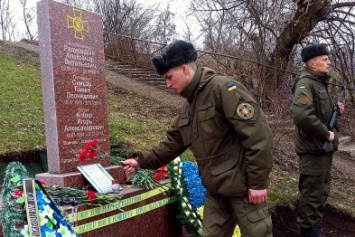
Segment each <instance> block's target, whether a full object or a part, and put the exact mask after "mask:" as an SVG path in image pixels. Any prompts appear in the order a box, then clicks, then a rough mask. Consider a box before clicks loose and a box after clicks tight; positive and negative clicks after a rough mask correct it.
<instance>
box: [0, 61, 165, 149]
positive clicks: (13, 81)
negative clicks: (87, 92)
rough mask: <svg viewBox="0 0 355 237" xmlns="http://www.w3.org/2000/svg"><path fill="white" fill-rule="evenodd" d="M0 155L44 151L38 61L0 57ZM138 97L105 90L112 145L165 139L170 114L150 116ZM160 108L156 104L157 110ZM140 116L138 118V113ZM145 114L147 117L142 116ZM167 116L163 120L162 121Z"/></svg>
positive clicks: (136, 145)
mask: <svg viewBox="0 0 355 237" xmlns="http://www.w3.org/2000/svg"><path fill="white" fill-rule="evenodd" d="M0 68H1V70H0V78H1V83H0V91H1V93H0V137H1V143H0V154H5V153H10V152H20V151H28V150H34V149H45V133H44V115H43V103H42V91H41V78H40V69H39V64H38V62H37V61H35V60H34V61H24V60H21V59H20V58H17V57H14V56H10V55H6V54H0ZM149 102H151V101H150V100H149V99H148V98H144V97H142V96H140V95H139V94H135V93H133V92H129V91H120V92H119V93H117V92H114V91H113V90H111V89H109V90H108V103H109V121H110V124H109V130H110V140H111V143H112V144H113V145H117V144H121V145H122V144H129V145H130V146H133V148H134V149H145V148H148V147H150V146H151V145H153V144H155V143H156V142H158V141H159V140H161V139H162V138H163V137H164V131H165V129H166V127H167V126H168V125H167V124H168V123H169V117H171V114H169V113H166V115H163V116H160V119H157V118H156V117H154V116H149V115H148V113H149V112H148V111H144V110H146V109H147V108H146V106H144V105H147V103H149ZM159 106H162V105H159V103H157V107H159ZM137 110H138V112H139V114H137V112H135V111H137ZM142 113H146V116H142ZM164 116H166V117H164Z"/></svg>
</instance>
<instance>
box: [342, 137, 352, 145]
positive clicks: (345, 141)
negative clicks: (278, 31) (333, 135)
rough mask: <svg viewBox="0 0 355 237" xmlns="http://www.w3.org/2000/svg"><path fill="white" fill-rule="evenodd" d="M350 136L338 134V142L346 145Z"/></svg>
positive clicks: (350, 140)
mask: <svg viewBox="0 0 355 237" xmlns="http://www.w3.org/2000/svg"><path fill="white" fill-rule="evenodd" d="M352 140H353V139H352V137H351V136H342V135H340V136H339V144H341V145H346V144H349V143H350V142H352Z"/></svg>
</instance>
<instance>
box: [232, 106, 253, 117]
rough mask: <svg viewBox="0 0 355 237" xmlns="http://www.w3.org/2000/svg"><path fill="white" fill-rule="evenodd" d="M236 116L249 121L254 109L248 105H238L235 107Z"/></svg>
mask: <svg viewBox="0 0 355 237" xmlns="http://www.w3.org/2000/svg"><path fill="white" fill-rule="evenodd" d="M236 112H237V115H238V117H239V118H241V119H243V120H249V119H251V118H252V117H253V116H254V114H255V109H254V107H253V106H252V105H251V104H249V103H240V104H239V105H238V107H237V111H236Z"/></svg>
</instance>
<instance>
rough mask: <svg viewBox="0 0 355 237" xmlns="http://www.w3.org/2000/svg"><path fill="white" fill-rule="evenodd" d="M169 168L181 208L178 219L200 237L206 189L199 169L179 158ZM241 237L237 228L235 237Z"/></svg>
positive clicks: (192, 163)
mask: <svg viewBox="0 0 355 237" xmlns="http://www.w3.org/2000/svg"><path fill="white" fill-rule="evenodd" d="M168 168H169V172H170V178H171V182H172V184H173V187H175V190H176V194H175V195H176V197H177V201H178V204H179V208H180V214H179V216H178V219H179V221H180V222H181V223H182V224H183V225H185V226H187V227H188V229H189V230H191V231H192V232H193V233H194V234H195V235H196V236H197V237H199V236H201V233H202V219H203V208H204V203H205V196H206V189H205V187H204V186H203V185H202V182H201V177H200V175H199V171H198V167H197V165H196V164H195V163H194V162H191V161H182V160H181V158H180V157H178V158H176V159H175V160H174V161H173V162H171V163H170V164H169V167H168ZM240 236H241V235H240V230H239V227H238V226H237V227H236V228H235V231H234V234H233V237H240Z"/></svg>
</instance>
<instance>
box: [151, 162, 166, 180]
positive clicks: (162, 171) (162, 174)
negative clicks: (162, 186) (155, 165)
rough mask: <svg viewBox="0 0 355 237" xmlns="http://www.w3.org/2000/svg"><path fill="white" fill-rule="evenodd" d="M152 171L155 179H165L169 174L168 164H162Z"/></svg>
mask: <svg viewBox="0 0 355 237" xmlns="http://www.w3.org/2000/svg"><path fill="white" fill-rule="evenodd" d="M153 173H154V175H153V178H154V180H155V181H160V180H162V179H165V178H167V177H168V176H169V170H168V166H166V165H164V166H162V167H160V168H159V169H157V170H154V171H153Z"/></svg>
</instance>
